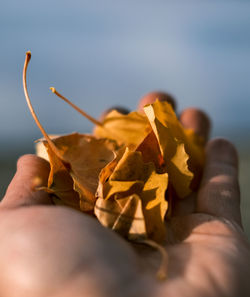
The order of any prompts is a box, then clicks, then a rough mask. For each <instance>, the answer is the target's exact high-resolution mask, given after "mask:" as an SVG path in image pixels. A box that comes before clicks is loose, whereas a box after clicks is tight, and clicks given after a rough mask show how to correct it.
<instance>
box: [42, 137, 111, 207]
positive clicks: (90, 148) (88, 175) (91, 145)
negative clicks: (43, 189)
mask: <svg viewBox="0 0 250 297" xmlns="http://www.w3.org/2000/svg"><path fill="white" fill-rule="evenodd" d="M53 143H54V144H55V146H56V147H57V149H58V151H59V152H60V154H61V159H60V158H59V157H57V156H56V154H55V153H54V152H53V151H52V150H51V149H49V144H48V143H47V142H46V141H45V142H44V144H45V145H46V147H47V149H48V155H49V158H50V164H51V167H52V168H56V169H57V168H59V170H56V171H55V170H53V171H52V173H51V175H50V185H49V187H50V188H51V186H52V185H53V187H54V188H55V187H57V185H58V184H60V183H62V184H63V182H64V181H63V180H60V177H61V175H62V172H63V174H64V175H66V172H67V174H69V175H70V177H71V178H72V180H73V186H72V188H73V189H74V190H75V191H76V192H77V193H78V194H79V197H80V209H81V210H82V211H91V210H92V209H93V208H94V204H95V200H96V198H95V192H96V189H97V186H98V180H99V173H100V172H101V169H102V168H103V167H105V166H106V165H107V164H108V163H109V162H111V161H112V160H113V159H114V156H115V154H114V152H113V150H112V147H113V143H112V142H109V141H107V140H103V139H95V138H94V137H91V136H89V135H84V134H78V133H74V134H70V135H65V136H61V137H58V138H54V139H53ZM58 164H60V166H61V167H62V166H63V168H64V170H63V171H62V170H61V169H60V168H61V167H60V166H59V165H58ZM58 172H60V175H59V177H58ZM55 174H57V175H55ZM56 178H57V179H58V180H57V183H55V179H56ZM55 190H56V191H57V188H56V189H55ZM57 196H58V197H59V194H58V192H57ZM59 198H60V197H59Z"/></svg>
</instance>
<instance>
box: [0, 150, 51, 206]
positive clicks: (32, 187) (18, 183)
mask: <svg viewBox="0 0 250 297" xmlns="http://www.w3.org/2000/svg"><path fill="white" fill-rule="evenodd" d="M49 171H50V166H49V163H48V162H47V161H45V160H44V159H42V158H39V157H37V156H35V155H24V156H22V157H21V158H20V159H19V160H18V162H17V171H16V174H15V176H14V177H13V179H12V181H11V183H10V185H9V187H8V189H7V192H6V194H5V196H4V198H3V200H2V202H1V208H5V207H7V208H9V207H10V208H12V207H19V206H29V205H35V204H51V200H50V197H49V195H48V194H47V193H46V192H45V191H41V190H40V191H39V190H36V188H37V187H40V186H47V182H48V175H49Z"/></svg>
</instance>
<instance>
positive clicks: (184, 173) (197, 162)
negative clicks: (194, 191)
mask: <svg viewBox="0 0 250 297" xmlns="http://www.w3.org/2000/svg"><path fill="white" fill-rule="evenodd" d="M144 111H145V114H146V115H147V117H148V119H149V122H150V124H151V126H152V129H153V131H154V133H155V135H156V137H157V140H158V142H159V146H160V150H161V153H162V156H163V158H164V161H165V163H166V166H167V172H168V173H169V179H170V182H171V183H172V184H173V186H174V189H175V191H176V193H177V195H178V196H179V197H180V198H183V197H185V196H187V195H188V194H190V193H191V187H190V186H191V182H192V180H193V178H194V174H195V170H194V168H196V167H197V168H200V167H201V166H202V165H201V163H202V160H201V159H202V156H203V147H198V146H196V147H195V149H194V146H193V145H192V144H191V142H192V140H191V137H190V135H189V136H188V135H187V133H186V132H185V130H184V128H183V127H182V125H181V124H180V122H179V121H178V119H177V117H176V115H175V112H174V110H173V108H172V106H171V105H170V104H169V103H168V102H160V101H158V100H157V101H156V102H155V103H153V104H151V105H147V106H145V107H144ZM196 149H197V151H195V150H196Z"/></svg>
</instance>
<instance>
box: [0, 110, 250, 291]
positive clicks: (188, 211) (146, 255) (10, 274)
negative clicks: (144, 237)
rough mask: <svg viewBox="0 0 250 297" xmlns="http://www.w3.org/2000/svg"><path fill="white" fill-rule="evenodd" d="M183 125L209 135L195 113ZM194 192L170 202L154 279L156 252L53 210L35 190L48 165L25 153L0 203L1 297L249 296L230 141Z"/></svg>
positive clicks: (211, 157)
mask: <svg viewBox="0 0 250 297" xmlns="http://www.w3.org/2000/svg"><path fill="white" fill-rule="evenodd" d="M180 120H181V121H182V123H183V125H184V126H185V127H187V128H192V129H194V130H195V131H196V132H198V133H200V134H201V135H203V136H204V137H205V138H206V137H207V135H208V130H209V123H208V120H207V118H206V116H205V115H204V114H203V113H201V112H199V111H198V110H196V109H188V110H186V111H184V112H183V113H182V115H181V117H180ZM206 160H207V161H206V166H205V169H204V176H203V180H202V183H201V186H200V189H199V192H198V194H197V195H196V196H194V195H193V196H190V197H188V198H187V199H184V200H182V201H180V202H178V203H176V204H175V206H174V209H173V216H172V218H171V220H168V221H167V222H166V224H167V230H168V244H167V245H166V247H165V248H166V251H167V254H168V267H167V271H168V279H167V280H165V281H162V282H160V281H157V280H156V277H155V274H156V271H157V268H158V267H159V263H160V261H161V258H160V255H159V253H158V252H157V251H155V250H152V249H151V248H149V247H146V246H141V245H131V243H129V242H127V241H125V240H124V239H123V238H121V237H120V236H118V235H117V234H116V233H114V232H112V231H111V230H108V229H106V228H104V227H102V226H101V225H100V223H99V222H98V221H97V220H95V219H94V218H92V217H90V216H88V215H85V214H82V213H80V212H78V211H75V210H72V209H70V208H66V207H59V206H54V205H52V204H51V202H50V197H49V195H48V194H47V193H45V192H43V191H34V179H35V178H36V177H37V176H39V177H40V179H41V185H46V183H47V178H48V174H49V164H48V163H47V162H46V161H45V160H43V159H40V158H38V157H36V156H33V155H26V156H23V157H21V158H20V160H19V161H18V166H17V172H16V174H15V176H14V178H13V180H12V182H11V183H10V185H9V188H8V190H7V193H6V195H5V197H4V199H3V201H2V202H1V205H0V237H1V245H0V265H1V277H0V284H1V285H0V295H1V296H5V297H22V296H25V297H29V296H30V297H33V296H36V297H42V296H44V297H45V296H46V297H52V296H53V297H56V296H58V297H59V296H60V297H63V296H65V297H66V296H74V297H78V296H79V297H80V296H91V297H110V296H117V297H118V296H122V297H123V296H124V297H132V296H145V297H147V296H149V297H151V296H154V297H163V296H164V297H172V296H176V297H179V296H183V297H185V296H190V297H191V296H192V297H195V296H197V297H198V296H202V297H203V296H218V297H223V296H241V297H244V296H249V292H250V282H249V280H248V278H249V274H250V248H249V244H248V243H247V240H246V238H245V235H244V233H243V231H242V225H241V215H240V194H239V186H238V168H237V167H238V163H237V162H238V161H237V154H236V151H235V149H234V147H233V145H232V144H231V143H229V142H228V141H226V140H222V139H217V140H213V141H210V142H209V143H208V145H207V149H206Z"/></svg>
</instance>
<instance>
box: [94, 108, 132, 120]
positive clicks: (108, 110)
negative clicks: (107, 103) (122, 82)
mask: <svg viewBox="0 0 250 297" xmlns="http://www.w3.org/2000/svg"><path fill="white" fill-rule="evenodd" d="M112 110H116V111H118V112H119V113H121V114H124V115H126V114H129V113H130V110H129V109H128V108H126V107H123V106H112V107H110V108H108V109H106V110H105V111H104V112H103V113H102V114H101V115H100V117H99V120H100V121H103V120H104V119H105V117H106V116H107V114H108V113H110V112H111V111H112Z"/></svg>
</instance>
